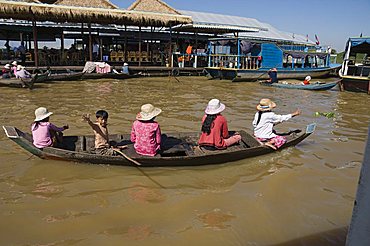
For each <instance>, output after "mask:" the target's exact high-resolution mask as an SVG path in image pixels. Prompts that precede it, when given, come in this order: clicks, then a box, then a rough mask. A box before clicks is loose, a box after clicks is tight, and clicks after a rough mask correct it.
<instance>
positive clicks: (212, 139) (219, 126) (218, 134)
mask: <svg viewBox="0 0 370 246" xmlns="http://www.w3.org/2000/svg"><path fill="white" fill-rule="evenodd" d="M224 109H225V104H223V103H221V102H220V100H218V99H212V100H210V101H209V102H208V105H207V108H206V109H205V113H206V114H205V115H204V116H203V119H202V134H201V136H200V139H199V141H198V144H199V146H202V147H204V148H206V149H211V150H214V149H226V148H227V147H228V146H231V145H233V144H236V143H238V142H239V141H240V140H241V136H240V135H239V134H234V135H232V136H230V135H229V129H228V127H227V121H226V118H225V117H224V116H222V115H221V112H222V111H224Z"/></svg>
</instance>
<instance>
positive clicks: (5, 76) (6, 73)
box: [1, 64, 11, 79]
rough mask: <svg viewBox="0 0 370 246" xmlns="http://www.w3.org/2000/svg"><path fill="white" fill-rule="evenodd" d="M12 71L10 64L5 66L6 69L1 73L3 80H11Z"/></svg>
mask: <svg viewBox="0 0 370 246" xmlns="http://www.w3.org/2000/svg"><path fill="white" fill-rule="evenodd" d="M10 69H11V67H10V64H5V66H4V68H3V69H2V71H1V72H2V78H3V79H10Z"/></svg>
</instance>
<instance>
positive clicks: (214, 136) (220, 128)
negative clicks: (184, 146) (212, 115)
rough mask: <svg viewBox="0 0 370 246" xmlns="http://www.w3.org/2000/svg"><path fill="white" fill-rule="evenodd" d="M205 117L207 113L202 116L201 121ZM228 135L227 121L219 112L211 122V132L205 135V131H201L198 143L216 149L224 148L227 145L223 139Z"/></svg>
mask: <svg viewBox="0 0 370 246" xmlns="http://www.w3.org/2000/svg"><path fill="white" fill-rule="evenodd" d="M206 117H207V115H204V116H203V119H202V123H203V122H204V120H205V119H206ZM228 137H229V129H228V128H227V121H226V119H225V117H223V116H222V115H221V114H218V115H217V117H216V119H215V120H214V121H213V122H212V127H211V133H210V134H209V135H207V133H204V132H202V135H200V138H199V141H198V144H199V145H207V146H214V147H216V148H217V149H226V148H227V146H226V144H225V141H224V139H225V138H228Z"/></svg>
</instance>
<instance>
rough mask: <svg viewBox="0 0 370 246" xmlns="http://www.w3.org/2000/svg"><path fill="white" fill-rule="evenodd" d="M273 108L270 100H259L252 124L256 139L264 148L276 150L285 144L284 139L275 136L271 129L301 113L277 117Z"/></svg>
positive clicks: (273, 104)
mask: <svg viewBox="0 0 370 246" xmlns="http://www.w3.org/2000/svg"><path fill="white" fill-rule="evenodd" d="M275 107H276V104H275V103H274V102H273V101H271V100H270V99H267V98H264V99H261V100H260V103H259V104H258V105H257V112H256V114H255V116H254V119H253V123H252V124H253V127H254V136H255V137H256V139H257V140H259V141H261V142H263V143H264V144H265V145H266V146H268V147H270V148H272V149H274V150H277V149H278V148H280V147H281V146H282V145H283V144H284V143H286V138H285V137H284V136H279V135H277V134H275V131H274V129H273V127H274V125H276V124H279V123H281V122H283V121H287V120H289V119H290V118H292V117H295V116H297V115H300V114H301V111H300V110H296V111H295V112H293V113H291V114H286V115H278V114H275V113H274V112H272V109H273V108H275Z"/></svg>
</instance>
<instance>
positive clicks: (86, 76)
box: [82, 73, 141, 79]
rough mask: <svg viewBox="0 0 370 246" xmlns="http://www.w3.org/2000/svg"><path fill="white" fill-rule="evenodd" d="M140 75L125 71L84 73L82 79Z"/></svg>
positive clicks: (124, 77)
mask: <svg viewBox="0 0 370 246" xmlns="http://www.w3.org/2000/svg"><path fill="white" fill-rule="evenodd" d="M138 77H141V75H139V74H126V73H85V74H83V75H82V79H130V78H138Z"/></svg>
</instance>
